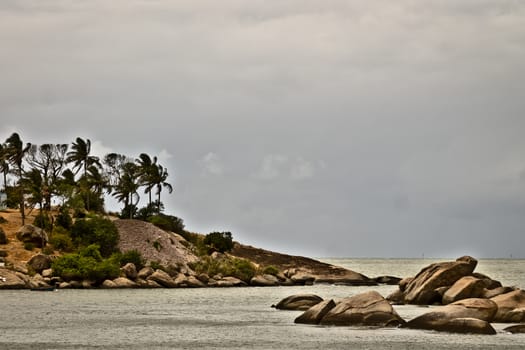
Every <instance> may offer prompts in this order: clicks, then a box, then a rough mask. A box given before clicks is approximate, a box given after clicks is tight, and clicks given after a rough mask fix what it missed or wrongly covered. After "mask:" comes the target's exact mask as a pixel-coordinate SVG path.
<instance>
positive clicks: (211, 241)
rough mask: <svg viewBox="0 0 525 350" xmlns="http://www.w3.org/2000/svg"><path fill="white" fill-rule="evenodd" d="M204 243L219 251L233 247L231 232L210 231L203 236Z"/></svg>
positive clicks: (222, 251) (225, 250) (226, 250)
mask: <svg viewBox="0 0 525 350" xmlns="http://www.w3.org/2000/svg"><path fill="white" fill-rule="evenodd" d="M204 244H206V245H207V246H209V247H210V248H213V249H215V250H217V251H219V252H221V253H224V252H228V251H230V250H232V248H233V238H232V234H231V232H211V233H208V234H207V235H206V237H205V238H204Z"/></svg>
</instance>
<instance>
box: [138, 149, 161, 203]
mask: <svg viewBox="0 0 525 350" xmlns="http://www.w3.org/2000/svg"><path fill="white" fill-rule="evenodd" d="M136 162H137V164H138V166H139V173H140V183H141V185H142V186H144V187H145V189H144V193H147V194H148V195H149V202H148V205H149V206H151V190H152V189H153V188H154V187H155V182H154V177H155V173H156V172H157V157H153V159H152V158H151V157H150V156H149V155H147V154H146V153H141V154H140V155H139V158H138V159H136Z"/></svg>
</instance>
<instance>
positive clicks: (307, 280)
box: [290, 271, 315, 286]
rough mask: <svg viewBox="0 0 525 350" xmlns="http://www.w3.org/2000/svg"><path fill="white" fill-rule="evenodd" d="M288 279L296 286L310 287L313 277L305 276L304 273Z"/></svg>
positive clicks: (298, 273)
mask: <svg viewBox="0 0 525 350" xmlns="http://www.w3.org/2000/svg"><path fill="white" fill-rule="evenodd" d="M290 279H291V280H292V281H293V283H294V284H298V285H301V286H311V285H313V284H314V281H315V277H314V276H312V275H310V274H307V273H305V272H302V271H300V272H297V273H296V274H295V275H293V276H291V277H290Z"/></svg>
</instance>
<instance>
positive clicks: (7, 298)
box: [0, 259, 525, 349]
mask: <svg viewBox="0 0 525 350" xmlns="http://www.w3.org/2000/svg"><path fill="white" fill-rule="evenodd" d="M324 260H325V261H328V262H330V263H335V264H338V265H340V266H344V267H347V268H351V269H353V270H355V271H358V272H361V273H363V274H365V275H368V276H370V277H374V276H379V275H394V276H400V277H406V276H411V275H414V274H416V273H417V272H418V271H419V270H420V269H421V268H422V267H424V266H426V265H428V264H429V263H431V262H434V261H436V260H422V259H395V260H389V259H357V260H356V259H324ZM476 270H477V271H479V272H481V273H485V274H487V275H489V276H490V277H492V278H494V279H498V280H500V281H501V282H502V283H503V284H504V285H516V286H520V287H525V278H524V275H523V271H525V260H481V261H480V263H479V265H478V268H477V269H476ZM396 288H397V287H396V286H375V287H348V286H333V285H314V286H304V287H299V286H295V287H268V288H256V287H250V288H205V289H153V290H150V289H125V290H103V289H97V290H59V291H56V292H31V291H26V290H16V291H7V290H4V291H0V349H524V348H525V335H522V334H508V333H504V332H502V329H503V328H504V327H506V326H507V325H503V324H495V328H496V329H497V330H498V334H497V335H491V336H487V335H465V334H449V333H438V332H433V331H420V330H409V329H397V328H386V329H381V328H379V329H378V328H362V327H322V326H310V325H297V324H294V322H293V321H294V319H295V318H296V317H297V316H298V315H300V314H301V312H296V311H279V310H275V309H273V308H271V305H272V304H275V303H277V302H278V301H279V300H281V299H282V298H284V297H286V296H289V295H292V294H297V293H315V294H318V295H319V296H321V297H323V298H336V299H338V298H343V297H347V296H351V295H355V294H357V293H360V292H364V291H367V290H371V289H373V290H377V291H378V292H380V293H381V294H382V295H384V296H386V295H387V294H389V293H390V292H392V291H394V290H395V289H396ZM396 310H397V311H398V312H399V314H400V315H401V316H402V317H403V318H405V319H410V318H413V317H415V316H417V315H420V314H422V313H424V312H426V311H427V310H428V308H425V307H418V306H396Z"/></svg>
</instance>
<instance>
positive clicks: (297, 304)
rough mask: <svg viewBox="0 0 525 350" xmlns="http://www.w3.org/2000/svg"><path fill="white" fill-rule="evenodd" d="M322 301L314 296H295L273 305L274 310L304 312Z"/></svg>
mask: <svg viewBox="0 0 525 350" xmlns="http://www.w3.org/2000/svg"><path fill="white" fill-rule="evenodd" d="M322 301H323V298H321V297H320V296H317V295H315V294H297V295H291V296H289V297H286V298H284V299H283V300H281V301H280V302H278V303H277V305H275V308H276V309H278V310H300V311H306V310H308V309H309V308H311V307H312V306H314V305H317V304H319V303H320V302H322Z"/></svg>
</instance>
